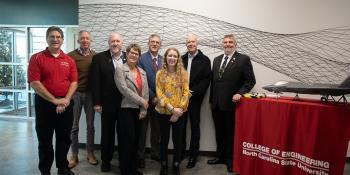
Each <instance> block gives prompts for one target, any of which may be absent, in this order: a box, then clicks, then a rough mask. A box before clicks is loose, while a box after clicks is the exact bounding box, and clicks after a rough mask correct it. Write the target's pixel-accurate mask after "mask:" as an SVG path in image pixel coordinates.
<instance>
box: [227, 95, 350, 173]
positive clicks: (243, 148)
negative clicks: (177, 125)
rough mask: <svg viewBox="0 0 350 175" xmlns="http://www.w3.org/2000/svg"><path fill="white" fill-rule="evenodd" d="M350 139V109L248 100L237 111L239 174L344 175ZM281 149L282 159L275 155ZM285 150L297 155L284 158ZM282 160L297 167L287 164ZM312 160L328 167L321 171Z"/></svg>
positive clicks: (236, 166) (314, 103)
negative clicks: (290, 162)
mask: <svg viewBox="0 0 350 175" xmlns="http://www.w3.org/2000/svg"><path fill="white" fill-rule="evenodd" d="M349 140H350V105H346V106H345V105H344V104H330V103H321V102H319V101H313V100H302V101H293V100H291V99H272V98H263V99H247V98H245V99H242V101H241V103H240V104H239V105H237V107H236V127H235V141H234V145H235V146H234V162H233V163H234V164H233V165H234V171H235V172H237V173H240V174H241V175H254V174H268V175H296V174H297V175H311V174H317V173H319V174H329V175H342V174H343V171H344V165H345V159H346V152H347V146H348V141H349ZM259 145H260V146H259ZM262 146H264V147H265V148H262ZM259 147H260V148H259ZM266 147H268V149H269V150H267V149H266ZM258 150H260V151H258ZM275 150H278V151H280V152H279V154H272V153H276V152H275ZM281 151H284V152H288V153H289V154H292V155H289V156H286V154H284V155H285V156H283V157H282V154H281ZM254 153H256V154H254ZM295 153H297V154H299V157H295V155H296V154H295ZM262 155H264V156H262ZM264 158H268V159H269V160H264ZM270 158H273V159H275V160H278V161H279V162H278V163H276V162H274V160H272V159H270ZM308 158H310V159H308ZM282 160H284V163H286V161H287V160H288V161H292V162H294V163H295V165H282ZM312 160H319V161H323V163H321V165H319V166H317V165H314V164H313V163H310V162H311V161H312ZM324 162H328V163H329V164H327V163H324ZM300 165H302V166H300ZM305 167H306V168H305ZM308 170H315V171H308Z"/></svg>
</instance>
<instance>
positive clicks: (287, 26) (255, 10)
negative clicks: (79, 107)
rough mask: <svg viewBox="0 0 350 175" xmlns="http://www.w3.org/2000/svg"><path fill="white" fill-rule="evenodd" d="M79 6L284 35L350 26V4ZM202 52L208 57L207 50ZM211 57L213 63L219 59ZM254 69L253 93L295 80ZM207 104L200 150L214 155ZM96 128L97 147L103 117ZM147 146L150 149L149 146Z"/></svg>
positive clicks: (248, 1)
mask: <svg viewBox="0 0 350 175" xmlns="http://www.w3.org/2000/svg"><path fill="white" fill-rule="evenodd" d="M218 2H220V3H218ZM79 3H80V4H101V3H122V4H138V5H150V6H158V7H165V8H172V9H176V10H181V11H185V12H189V13H194V14H199V15H203V16H206V17H210V18H214V19H218V20H222V21H226V22H229V23H232V24H235V25H239V26H243V27H247V28H251V29H256V30H260V31H265V32H271V33H283V34H290V33H304V32H310V31H316V30H321V29H326V28H332V27H340V26H348V25H350V20H349V19H350V10H349V9H350V1H348V0H294V1H287V0H265V1H260V0H221V1H199V0H192V1H188V0H177V1H170V0H162V1H158V0H142V1H141V0H128V1H125V0H80V1H79ZM106 35H107V34H106ZM238 44H239V43H238ZM238 47H239V46H238ZM202 51H203V52H204V53H206V51H205V50H202ZM208 56H209V57H210V58H211V59H213V58H214V56H216V55H208ZM253 68H254V72H255V76H256V79H257V84H256V86H255V87H254V89H253V91H255V92H266V91H264V90H263V89H262V88H261V87H262V86H264V85H269V84H272V83H273V82H276V81H278V80H291V78H289V77H287V76H285V75H283V74H281V73H278V72H276V71H273V70H271V69H269V68H266V67H264V66H262V65H260V64H257V63H255V62H253ZM288 95H293V94H288ZM302 97H304V96H302ZM306 97H313V96H306ZM316 98H317V97H316ZM204 100H205V102H204V103H203V105H202V110H201V114H202V117H201V141H200V146H201V147H200V149H201V150H202V151H214V150H215V149H216V144H215V129H214V125H213V121H212V118H211V112H210V107H209V104H208V96H206V98H205V99H204ZM80 127H81V129H80V131H81V132H80V133H79V138H80V142H83V143H86V132H85V128H86V124H85V119H84V117H82V119H81V121H80ZM95 127H96V137H95V143H96V144H99V143H100V116H99V115H96V119H95ZM147 145H148V146H149V143H147ZM171 147H172V146H171Z"/></svg>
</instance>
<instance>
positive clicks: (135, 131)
mask: <svg viewBox="0 0 350 175" xmlns="http://www.w3.org/2000/svg"><path fill="white" fill-rule="evenodd" d="M139 113H140V110H139V109H134V108H121V109H120V118H119V123H120V133H119V135H120V139H119V140H120V143H119V144H118V147H119V151H120V154H119V156H120V158H119V161H120V162H119V165H120V171H121V174H122V175H131V174H134V173H135V172H136V171H137V161H136V156H137V145H138V143H137V142H138V135H139V127H140V120H139Z"/></svg>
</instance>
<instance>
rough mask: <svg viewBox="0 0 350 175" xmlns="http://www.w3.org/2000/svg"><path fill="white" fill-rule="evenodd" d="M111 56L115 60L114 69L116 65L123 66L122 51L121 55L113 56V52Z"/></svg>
mask: <svg viewBox="0 0 350 175" xmlns="http://www.w3.org/2000/svg"><path fill="white" fill-rule="evenodd" d="M111 56H112V61H113V66H114V69H115V68H116V67H121V66H123V64H124V63H123V59H122V56H123V54H122V52H120V55H119V56H113V54H112V53H111Z"/></svg>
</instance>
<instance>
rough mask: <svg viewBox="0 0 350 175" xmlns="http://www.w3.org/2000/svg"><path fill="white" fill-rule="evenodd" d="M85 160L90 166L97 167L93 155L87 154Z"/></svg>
mask: <svg viewBox="0 0 350 175" xmlns="http://www.w3.org/2000/svg"><path fill="white" fill-rule="evenodd" d="M87 160H88V162H89V163H90V164H91V165H97V164H98V161H97V159H96V157H95V155H94V153H92V152H91V153H88V155H87Z"/></svg>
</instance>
